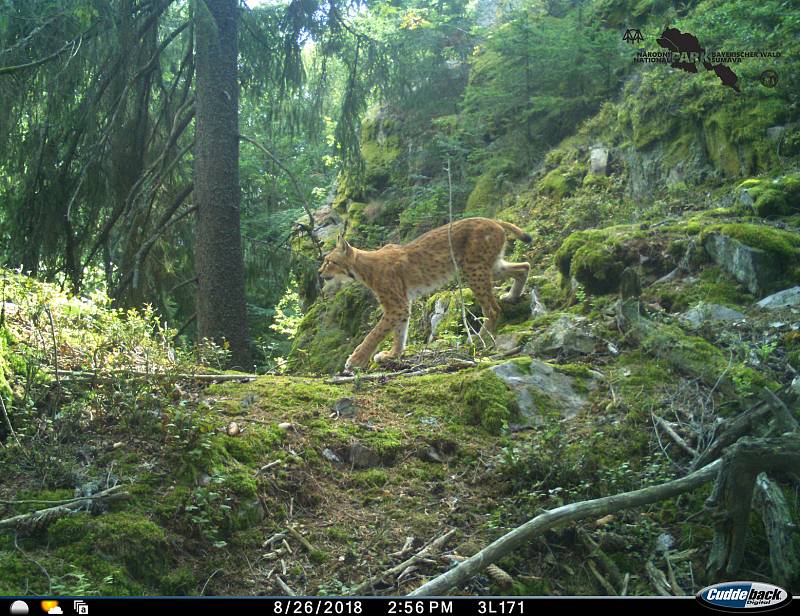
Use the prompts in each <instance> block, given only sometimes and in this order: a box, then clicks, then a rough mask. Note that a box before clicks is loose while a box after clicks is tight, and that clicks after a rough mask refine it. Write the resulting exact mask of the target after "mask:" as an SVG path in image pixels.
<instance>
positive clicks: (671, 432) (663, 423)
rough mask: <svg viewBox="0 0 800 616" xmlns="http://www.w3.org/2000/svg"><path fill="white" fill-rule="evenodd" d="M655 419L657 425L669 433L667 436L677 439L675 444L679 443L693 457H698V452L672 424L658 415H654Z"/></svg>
mask: <svg viewBox="0 0 800 616" xmlns="http://www.w3.org/2000/svg"><path fill="white" fill-rule="evenodd" d="M653 421H655V422H656V425H658V427H659V428H661V429H662V430H663V431H664V432H665V433H666V434H667V436H669V437H670V438H671V439H672V440H673V441H675V444H676V445H678V447H680V448H681V449H683V450H684V451H685V452H686V453H688V454H689V455H690V456H691V457H692V459H694V458H696V457H697V452H696V451H695V450H694V449H693V448H692V447H691V446H689V444H688V443H687V442H686V441H684V440H683V439H682V438H681V436H680V434H678V433H677V432H675V430H673V429H672V426H670V425H669V424H668V423H667V422H666V421H664V420H663V419H661V417H658V416H657V415H653Z"/></svg>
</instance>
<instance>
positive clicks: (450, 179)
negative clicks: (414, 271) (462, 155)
mask: <svg viewBox="0 0 800 616" xmlns="http://www.w3.org/2000/svg"><path fill="white" fill-rule="evenodd" d="M447 188H448V200H447V204H448V208H449V210H448V211H449V217H450V222H449V224H448V226H447V242H448V243H449V245H450V258H451V259H452V260H453V269H454V270H455V274H456V282H457V283H458V295H459V299H460V300H461V321H462V323H463V324H464V329H465V330H466V332H467V340H468V341H469V343H470V344H472V328H470V326H469V322H468V321H467V307H466V304H465V303H464V286H463V285H462V284H461V270H460V269H459V267H458V261H456V252H455V249H454V248H453V175H452V173H451V172H450V157H449V156H448V157H447ZM484 316H485V315H484Z"/></svg>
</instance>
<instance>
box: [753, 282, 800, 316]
mask: <svg viewBox="0 0 800 616" xmlns="http://www.w3.org/2000/svg"><path fill="white" fill-rule="evenodd" d="M798 305H800V287H792V288H791V289H784V290H783V291H778V292H777V293H773V294H772V295H767V297H765V298H764V299H762V300H761V301H760V302H756V306H758V307H759V308H764V309H765V310H776V309H778V308H789V307H791V306H798Z"/></svg>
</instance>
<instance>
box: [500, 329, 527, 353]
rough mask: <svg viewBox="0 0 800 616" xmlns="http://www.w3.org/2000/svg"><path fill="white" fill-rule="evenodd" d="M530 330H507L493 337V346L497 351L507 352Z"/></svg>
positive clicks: (514, 347) (519, 343)
mask: <svg viewBox="0 0 800 616" xmlns="http://www.w3.org/2000/svg"><path fill="white" fill-rule="evenodd" d="M529 334H530V332H508V333H505V334H497V335H496V336H495V337H494V348H495V351H497V352H498V353H508V352H510V351H513V350H514V349H516V348H517V347H518V346H520V345H521V344H522V340H523V339H524V338H525V336H527V335H529Z"/></svg>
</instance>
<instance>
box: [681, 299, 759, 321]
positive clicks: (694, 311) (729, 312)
mask: <svg viewBox="0 0 800 616" xmlns="http://www.w3.org/2000/svg"><path fill="white" fill-rule="evenodd" d="M744 318H745V315H744V314H742V313H741V312H739V311H738V310H733V309H732V308H728V307H727V306H721V305H720V304H706V303H704V302H701V303H699V304H697V306H695V307H694V308H691V309H689V310H687V311H686V312H684V313H683V314H682V315H681V316H680V319H681V320H682V321H685V322H687V323H689V324H690V325H692V326H693V327H700V325H702V324H703V323H705V322H706V321H725V322H729V321H740V320H742V319H744Z"/></svg>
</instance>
